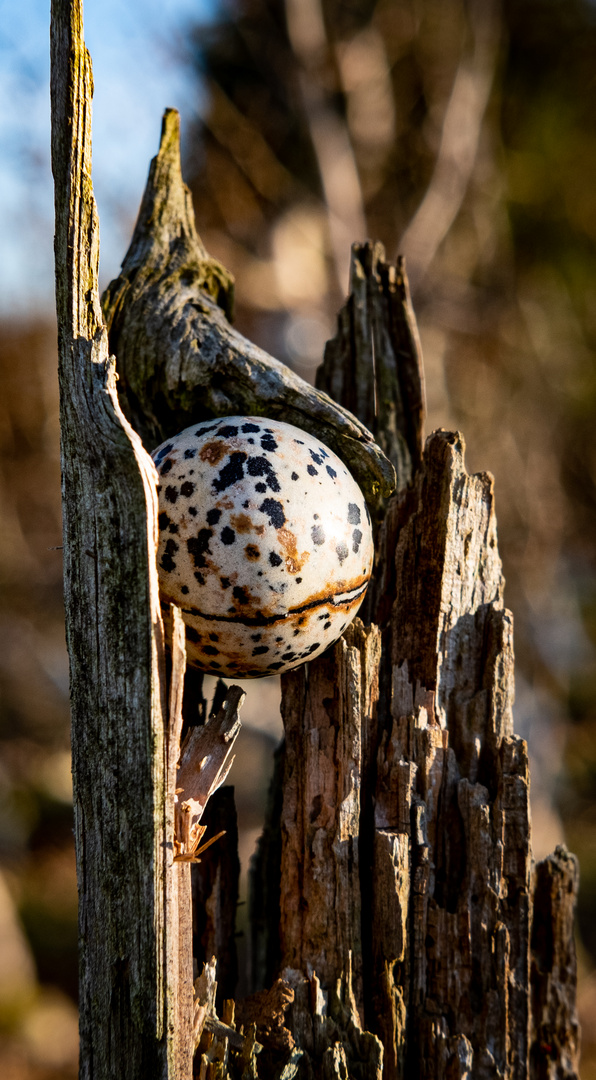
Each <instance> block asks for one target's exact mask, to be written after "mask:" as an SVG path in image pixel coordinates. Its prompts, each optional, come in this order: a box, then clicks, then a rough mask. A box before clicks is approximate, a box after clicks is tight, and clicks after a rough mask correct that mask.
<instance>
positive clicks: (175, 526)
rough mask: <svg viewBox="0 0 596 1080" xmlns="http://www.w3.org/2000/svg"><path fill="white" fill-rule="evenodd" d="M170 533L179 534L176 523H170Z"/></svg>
mask: <svg viewBox="0 0 596 1080" xmlns="http://www.w3.org/2000/svg"><path fill="white" fill-rule="evenodd" d="M168 531H169V532H171V533H177V532H178V531H179V530H178V526H177V524H176V522H175V521H170V528H169V530H168Z"/></svg>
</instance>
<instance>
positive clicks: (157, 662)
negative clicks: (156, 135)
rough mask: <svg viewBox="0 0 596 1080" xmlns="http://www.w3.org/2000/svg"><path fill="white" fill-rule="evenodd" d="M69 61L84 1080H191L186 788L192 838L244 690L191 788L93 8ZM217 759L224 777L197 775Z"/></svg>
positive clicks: (61, 152)
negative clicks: (98, 140) (115, 265)
mask: <svg viewBox="0 0 596 1080" xmlns="http://www.w3.org/2000/svg"><path fill="white" fill-rule="evenodd" d="M51 59H52V75H51V90H52V170H53V174H54V182H55V204H56V240H55V257H56V301H57V315H58V345H59V382H60V423H61V462H62V498H63V531H64V537H63V540H64V543H63V548H64V593H65V610H66V637H67V645H68V651H69V659H70V686H71V713H72V752H73V790H74V819H75V845H76V856H77V880H78V891H79V942H80V965H79V970H80V977H79V990H80V993H79V1005H80V1024H79V1027H80V1075H81V1077H82V1078H85V1080H87V1078H88V1080H114V1078H115V1077H120V1076H126V1077H127V1080H134V1078H137V1077H138V1080H152V1078H155V1080H157V1078H159V1080H162V1078H166V1077H171V1078H174V1077H175V1078H176V1080H184V1078H190V1077H191V1075H192V1057H193V1051H194V1041H193V1030H192V1022H193V1015H192V1014H193V990H192V974H193V973H192V924H191V909H190V866H189V864H188V862H185V861H184V859H182V860H180V858H179V856H178V855H177V850H178V849H177V846H176V842H177V840H176V838H177V830H176V827H175V816H176V796H175V789H176V785H177V784H181V785H182V787H183V788H184V789H186V790H185V791H183V792H182V794H183V795H186V796H187V797H188V799H189V800H190V801H189V805H190V808H191V809H190V815H191V820H190V822H189V828H190V830H191V831H192V828H193V827H194V825H196V824H198V821H199V820H200V816H201V814H202V809H203V807H204V805H205V803H206V801H207V798H208V797H209V794H210V793H211V791H212V790H214V789H215V787H217V786H218V783H219V782H221V780H222V779H223V775H224V766H225V761H226V759H227V757H228V755H229V753H230V750H231V748H232V745H233V736H231V735H230V731H231V729H232V728H234V725H236V727H235V729H234V730H237V726H238V723H239V721H237V705H238V700H239V696H238V695H239V693H240V692H238V694H236V696H234V692H233V690H232V691H230V695H229V701H228V702H227V703H226V706H225V708H224V709H223V710H222V712H223V713H225V716H224V717H223V720H222V719H221V717H220V718H216V720H215V721H214V724H215V732H216V734H215V735H213V734H212V735H211V744H212V745H210V746H208V747H206V746H205V740H204V739H203V740H202V742H201V745H200V746H198V747H195V749H194V756H193V755H192V754H190V750H189V751H188V752H187V754H186V756H185V755H184V754H183V757H182V762H181V765H182V771H181V772H180V773H179V774H178V777H177V766H178V758H179V754H180V732H181V728H182V690H183V683H184V666H185V648H184V636H183V635H184V631H183V627H182V621H181V616H180V615H179V613H177V612H176V611H172V615H171V617H172V622H173V625H172V630H171V635H170V637H171V643H172V647H171V656H172V662H171V677H170V688H169V701H170V706H169V717H168V706H167V698H168V688H167V685H166V682H167V680H166V667H165V648H164V633H163V624H162V619H161V615H160V603H159V595H158V585H157V567H156V550H157V490H156V481H157V477H156V473H155V469H154V466H153V463H152V461H151V459H150V457H149V456H148V454H147V453H146V451H145V450H144V449H143V446H142V443H141V440H140V438H139V436H138V435H137V434H136V432H135V431H134V430H133V429H132V427H131V426H130V424H129V423H128V421H127V420H126V419H125V417H124V415H123V413H122V411H121V408H120V404H119V401H118V396H117V392H116V380H117V376H116V372H115V362H114V359H113V357H110V355H109V352H108V337H107V332H106V329H105V326H104V323H103V318H102V313H101V307H100V303H99V292H98V282H97V265H98V251H99V230H98V221H97V212H96V207H95V201H94V198H93V189H92V184H91V96H92V74H91V62H90V58H89V55H88V53H87V50H86V48H85V44H84V41H83V27H82V5H81V2H80V0H54V2H53V4H52V20H51ZM222 725H223V727H222ZM224 729H225V730H224ZM202 730H203V731H204V732H205V733H207V732H208V731H210V732H212V733H213V730H214V727H213V725H207V727H206V728H204V729H202ZM220 730H221V731H222V732H223V734H224V735H225V738H223V739H222V738H221V737H219V736H218V735H217V732H218V731H220ZM189 755H190V757H189ZM199 762H201V763H204V762H206V764H205V767H204V768H202V769H201V771H200V772H199V774H198V777H197V771H198V763H199ZM184 768H186V772H185V771H184ZM193 812H194V817H193ZM178 835H179V832H178Z"/></svg>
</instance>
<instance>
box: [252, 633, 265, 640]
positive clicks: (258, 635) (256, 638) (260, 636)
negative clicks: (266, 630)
mask: <svg viewBox="0 0 596 1080" xmlns="http://www.w3.org/2000/svg"><path fill="white" fill-rule="evenodd" d="M262 637H263V635H262V634H251V635H250V640H251V641H260V640H261V638H262Z"/></svg>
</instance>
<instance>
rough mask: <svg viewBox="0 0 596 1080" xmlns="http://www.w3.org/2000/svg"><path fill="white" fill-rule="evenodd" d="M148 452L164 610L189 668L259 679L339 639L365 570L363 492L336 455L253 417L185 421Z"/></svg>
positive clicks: (288, 428)
mask: <svg viewBox="0 0 596 1080" xmlns="http://www.w3.org/2000/svg"><path fill="white" fill-rule="evenodd" d="M152 457H153V460H154V462H155V465H156V466H157V470H158V473H159V487H158V491H159V509H160V514H159V529H160V540H159V551H158V567H159V582H160V588H161V598H162V604H164V605H167V604H168V603H170V602H174V603H176V604H178V605H179V606H180V608H181V609H182V614H183V617H184V621H185V623H186V647H187V656H188V661H189V663H190V664H192V665H193V666H195V667H198V668H200V669H201V670H202V671H206V672H209V673H210V674H213V675H225V676H232V677H234V676H236V677H238V678H251V677H253V678H256V677H260V676H263V675H273V674H277V673H279V672H282V671H288V670H289V669H290V668H293V667H296V666H297V665H298V664H302V663H303V662H304V661H305V660H310V659H312V658H313V657H315V656H318V655H319V653H322V652H323V651H324V650H325V649H326V648H327V647H328V646H329V645H331V643H332V642H334V641H336V639H337V638H338V637H339V636H340V635H341V633H342V632H343V630H344V629H345V628H346V626H347V625H348V623H349V622H351V620H352V619H353V618H354V616H355V614H356V612H357V611H358V608H359V607H360V605H361V603H362V600H363V599H364V594H365V592H366V588H367V585H368V581H369V578H370V575H371V570H372V563H373V541H372V530H371V525H370V517H369V514H368V510H367V507H366V503H365V501H364V496H363V495H362V492H361V491H360V488H359V487H358V485H357V484H356V482H355V480H354V479H353V478H352V476H351V475H350V473H349V472H348V470H347V469H346V467H345V465H344V464H343V463H342V462H341V461H340V460H339V458H338V457H337V456H336V455H335V454H334V453H332V451H331V450H328V449H327V447H326V446H323V445H322V443H320V442H319V441H318V439H315V438H313V436H312V435H308V434H307V433H306V432H304V431H301V430H300V429H299V428H295V427H293V426H292V425H290V424H283V423H280V422H278V421H274V420H265V419H263V418H262V417H259V416H227V417H225V418H224V419H221V420H213V421H208V422H206V423H202V424H196V425H193V427H189V428H186V430H185V431H182V432H181V433H180V434H179V435H176V436H175V437H174V438H173V439H168V441H167V442H165V443H163V444H162V445H161V446H159V447H158V448H157V449H156V450H154V451H153V455H152Z"/></svg>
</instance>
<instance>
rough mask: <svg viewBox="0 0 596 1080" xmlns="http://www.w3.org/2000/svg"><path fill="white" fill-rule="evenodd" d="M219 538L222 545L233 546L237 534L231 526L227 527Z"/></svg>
mask: <svg viewBox="0 0 596 1080" xmlns="http://www.w3.org/2000/svg"><path fill="white" fill-rule="evenodd" d="M219 538H220V540H221V542H222V544H233V543H234V540H235V539H236V533H235V532H234V530H233V529H230V526H229V525H225V526H224V528H223V529H222V530H221V532H220V534H219Z"/></svg>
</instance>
